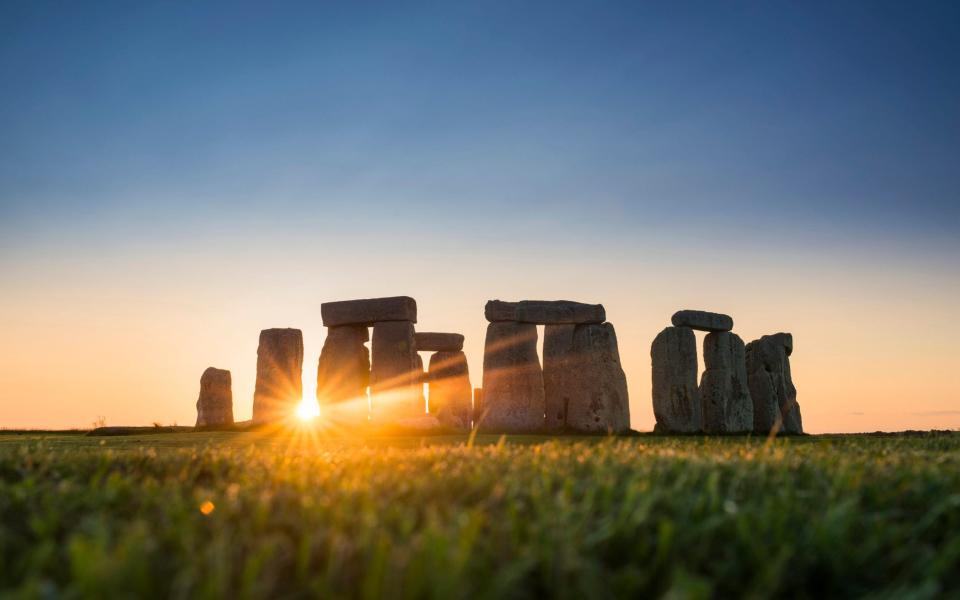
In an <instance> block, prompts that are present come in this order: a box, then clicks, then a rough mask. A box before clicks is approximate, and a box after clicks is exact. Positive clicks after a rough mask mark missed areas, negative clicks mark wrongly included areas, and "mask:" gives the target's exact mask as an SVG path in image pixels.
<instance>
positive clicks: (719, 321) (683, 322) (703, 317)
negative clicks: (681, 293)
mask: <svg viewBox="0 0 960 600" xmlns="http://www.w3.org/2000/svg"><path fill="white" fill-rule="evenodd" d="M670 322H671V323H673V326H674V327H689V328H690V329H699V330H700V331H730V330H731V329H733V317H731V316H730V315H723V314H720V313H713V312H706V311H703V310H678V311H677V312H675V313H673V317H671V318H670Z"/></svg>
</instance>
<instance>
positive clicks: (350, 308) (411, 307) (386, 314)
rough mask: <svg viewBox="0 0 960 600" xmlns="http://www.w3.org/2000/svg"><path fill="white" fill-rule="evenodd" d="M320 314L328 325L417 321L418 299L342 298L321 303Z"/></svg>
mask: <svg viewBox="0 0 960 600" xmlns="http://www.w3.org/2000/svg"><path fill="white" fill-rule="evenodd" d="M320 316H321V318H322V319H323V324H324V325H326V326H327V327H336V326H338V325H366V326H371V325H373V324H374V323H379V322H381V321H410V322H411V323H416V322H417V301H416V300H414V299H413V298H411V297H409V296H392V297H390V298H369V299H365V300H341V301H339V302H324V303H323V304H321V305H320Z"/></svg>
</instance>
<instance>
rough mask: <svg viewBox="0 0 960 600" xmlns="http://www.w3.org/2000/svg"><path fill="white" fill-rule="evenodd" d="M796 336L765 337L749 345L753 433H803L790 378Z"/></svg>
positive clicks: (783, 334)
mask: <svg viewBox="0 0 960 600" xmlns="http://www.w3.org/2000/svg"><path fill="white" fill-rule="evenodd" d="M792 351H793V336H791V335H790V334H786V333H778V334H775V335H765V336H763V337H761V338H760V339H758V340H754V341H752V342H750V343H749V344H747V348H746V363H747V382H748V385H749V387H750V397H751V398H752V399H753V430H754V432H755V433H759V434H768V433H770V432H771V431H773V430H776V431H782V432H784V433H803V421H802V419H801V417H800V405H799V404H798V403H797V388H796V387H794V385H793V378H792V377H791V375H790V359H789V358H788V356H789V354H788V353H790V352H792Z"/></svg>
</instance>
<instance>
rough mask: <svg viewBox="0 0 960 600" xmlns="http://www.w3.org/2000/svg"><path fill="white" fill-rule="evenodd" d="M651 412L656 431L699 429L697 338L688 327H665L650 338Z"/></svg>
mask: <svg viewBox="0 0 960 600" xmlns="http://www.w3.org/2000/svg"><path fill="white" fill-rule="evenodd" d="M650 358H651V359H652V362H653V414H654V416H655V417H656V419H657V426H656V429H655V431H658V432H661V431H662V432H664V433H692V432H696V431H700V429H701V427H702V424H703V421H702V412H701V411H702V407H701V405H700V390H699V388H698V387H697V338H696V336H695V335H694V334H693V330H692V329H690V328H689V327H667V328H665V329H664V330H663V331H661V332H660V333H659V334H658V335H657V337H656V338H655V339H654V340H653V345H652V346H651V348H650Z"/></svg>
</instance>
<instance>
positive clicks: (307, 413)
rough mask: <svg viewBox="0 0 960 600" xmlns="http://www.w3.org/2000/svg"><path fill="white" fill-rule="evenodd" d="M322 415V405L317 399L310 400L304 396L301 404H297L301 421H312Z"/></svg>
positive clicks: (298, 416)
mask: <svg viewBox="0 0 960 600" xmlns="http://www.w3.org/2000/svg"><path fill="white" fill-rule="evenodd" d="M319 416H320V406H319V405H318V404H317V401H316V400H308V399H306V398H304V399H303V400H302V401H301V402H300V404H299V405H297V418H298V419H300V420H301V421H312V420H313V419H316V418H317V417H319Z"/></svg>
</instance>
